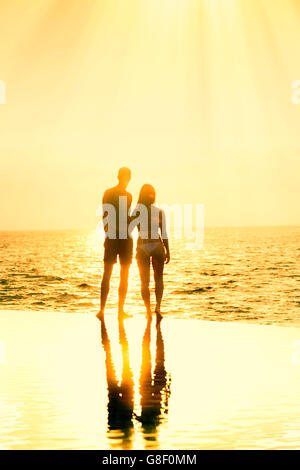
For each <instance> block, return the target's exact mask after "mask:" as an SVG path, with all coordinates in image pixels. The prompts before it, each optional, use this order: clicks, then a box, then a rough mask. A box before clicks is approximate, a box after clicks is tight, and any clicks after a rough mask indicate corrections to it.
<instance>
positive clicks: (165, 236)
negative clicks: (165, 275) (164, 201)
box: [159, 210, 171, 264]
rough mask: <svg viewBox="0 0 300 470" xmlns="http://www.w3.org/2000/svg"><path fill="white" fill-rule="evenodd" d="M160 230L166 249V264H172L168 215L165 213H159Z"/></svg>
mask: <svg viewBox="0 0 300 470" xmlns="http://www.w3.org/2000/svg"><path fill="white" fill-rule="evenodd" d="M159 228H160V233H161V238H162V241H163V244H164V247H165V249H166V264H168V263H169V262H170V259H171V257H170V246H169V238H168V234H167V226H166V215H165V213H164V211H162V210H161V211H160V212H159Z"/></svg>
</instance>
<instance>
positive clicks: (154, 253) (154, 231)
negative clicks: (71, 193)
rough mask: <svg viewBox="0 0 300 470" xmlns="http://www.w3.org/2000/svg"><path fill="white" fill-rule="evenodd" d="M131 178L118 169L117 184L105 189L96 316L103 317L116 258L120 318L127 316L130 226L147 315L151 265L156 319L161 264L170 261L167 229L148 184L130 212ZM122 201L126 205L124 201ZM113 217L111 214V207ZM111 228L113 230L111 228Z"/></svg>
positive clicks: (131, 247) (126, 170)
mask: <svg viewBox="0 0 300 470" xmlns="http://www.w3.org/2000/svg"><path fill="white" fill-rule="evenodd" d="M130 179H131V171H130V170H129V169H128V168H126V167H123V168H120V170H119V172H118V180H119V183H118V184H117V186H114V187H113V188H110V189H108V190H106V191H105V193H104V195H103V199H102V205H103V225H104V231H105V242H104V272H103V276H102V282H101V295H100V297H101V305H100V311H99V313H98V314H97V317H98V318H99V319H100V320H101V319H103V318H104V310H105V305H106V301H107V296H108V292H109V285H110V278H111V275H112V271H113V266H114V264H115V263H116V262H117V258H118V257H119V262H120V284H119V304H118V312H119V317H122V318H126V317H128V316H129V315H126V314H125V312H124V303H125V299H126V294H127V287H128V275H129V268H130V264H131V262H132V257H133V240H132V236H131V232H132V227H136V228H137V230H138V240H137V251H136V259H137V263H138V267H139V272H140V279H141V294H142V298H143V300H144V304H145V307H146V311H147V317H149V318H150V317H151V316H152V310H151V302H150V290H149V284H150V268H151V265H152V268H153V272H154V281H155V297H156V306H155V313H156V316H157V322H159V321H160V320H161V318H162V316H161V311H160V307H161V301H162V296H163V288H164V284H163V271H164V264H165V263H168V262H169V261H170V250H169V241H168V236H167V232H166V221H165V214H164V212H163V211H162V210H161V209H159V208H158V207H157V206H155V205H154V203H155V189H154V188H153V186H151V185H150V184H145V185H143V186H142V188H141V190H140V194H139V199H138V204H137V206H136V208H135V209H134V211H133V212H131V204H132V195H131V194H130V193H128V192H127V191H126V188H127V186H128V184H129V181H130ZM124 201H125V204H124ZM111 208H112V209H113V214H114V216H115V217H112V216H111V210H110V209H111ZM112 228H113V229H112Z"/></svg>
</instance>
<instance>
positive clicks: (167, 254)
mask: <svg viewBox="0 0 300 470" xmlns="http://www.w3.org/2000/svg"><path fill="white" fill-rule="evenodd" d="M170 259H171V257H170V252H169V251H167V253H166V260H165V263H166V264H168V263H170Z"/></svg>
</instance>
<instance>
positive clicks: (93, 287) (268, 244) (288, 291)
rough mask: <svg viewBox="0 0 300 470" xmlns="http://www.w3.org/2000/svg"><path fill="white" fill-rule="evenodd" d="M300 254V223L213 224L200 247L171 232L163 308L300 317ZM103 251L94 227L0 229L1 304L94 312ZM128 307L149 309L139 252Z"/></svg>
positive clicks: (237, 317) (227, 315)
mask: <svg viewBox="0 0 300 470" xmlns="http://www.w3.org/2000/svg"><path fill="white" fill-rule="evenodd" d="M299 257H300V227H299V226H297V227H243V228H207V229H206V230H205V240H204V247H203V249H201V250H191V249H189V248H188V246H187V242H186V241H185V240H171V262H170V264H169V265H167V266H166V269H165V294H164V300H163V312H164V314H165V315H167V316H168V317H170V318H174V317H175V318H199V319H203V320H211V321H243V322H251V323H260V324H293V325H295V324H296V325H299V324H300V308H299V307H300V292H299V280H300V269H299V266H300V263H299ZM102 258H103V242H102V241H100V240H99V238H98V237H97V235H96V233H95V231H78V230H66V231H24V232H22V231H18V232H0V308H1V309H12V310H13V309H15V310H20V309H24V310H39V311H43V310H47V311H49V310H51V311H53V310H54V311H62V312H69V313H72V312H76V313H82V314H95V313H96V312H97V311H98V310H99V287H100V281H101V273H102V270H103V262H102ZM118 275H119V267H118V265H116V266H115V268H114V273H113V278H112V282H111V291H110V295H109V299H108V304H107V313H108V314H115V313H116V308H117V287H118ZM152 289H153V282H152ZM152 295H153V292H152ZM153 301H154V298H153ZM126 310H127V311H128V312H129V313H132V314H134V315H140V314H144V306H143V303H142V300H141V296H140V282H139V275H138V270H137V266H136V262H135V260H133V264H132V267H131V271H130V279H129V291H128V296H127V301H126Z"/></svg>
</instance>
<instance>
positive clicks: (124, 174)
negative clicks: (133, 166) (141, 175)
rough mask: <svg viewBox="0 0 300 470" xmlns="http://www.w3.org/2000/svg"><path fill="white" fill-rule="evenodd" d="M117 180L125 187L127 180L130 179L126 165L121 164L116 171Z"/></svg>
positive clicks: (129, 172)
mask: <svg viewBox="0 0 300 470" xmlns="http://www.w3.org/2000/svg"><path fill="white" fill-rule="evenodd" d="M118 180H119V184H120V185H121V186H122V187H123V188H127V186H128V183H129V181H130V180H131V171H130V170H129V168H127V167H126V166H122V168H120V169H119V171H118Z"/></svg>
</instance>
